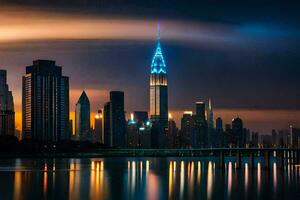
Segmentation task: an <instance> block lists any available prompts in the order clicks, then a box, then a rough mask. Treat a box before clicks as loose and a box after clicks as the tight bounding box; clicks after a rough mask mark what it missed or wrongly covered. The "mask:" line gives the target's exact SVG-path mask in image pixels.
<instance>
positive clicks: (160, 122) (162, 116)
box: [150, 23, 168, 143]
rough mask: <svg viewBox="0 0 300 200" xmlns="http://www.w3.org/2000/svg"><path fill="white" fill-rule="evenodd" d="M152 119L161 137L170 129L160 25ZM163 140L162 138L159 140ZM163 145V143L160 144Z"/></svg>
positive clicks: (152, 79)
mask: <svg viewBox="0 0 300 200" xmlns="http://www.w3.org/2000/svg"><path fill="white" fill-rule="evenodd" d="M150 117H151V121H152V123H153V125H154V126H155V127H157V129H158V131H159V135H163V134H166V131H167V128H168V81H167V66H166V63H165V60H164V56H163V53H162V50H161V44H160V24H159V23H158V28H157V40H156V49H155V52H154V56H153V59H152V63H151V74H150ZM157 139H158V140H161V139H160V138H157ZM160 143H161V142H160Z"/></svg>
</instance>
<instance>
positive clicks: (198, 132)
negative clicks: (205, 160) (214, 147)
mask: <svg viewBox="0 0 300 200" xmlns="http://www.w3.org/2000/svg"><path fill="white" fill-rule="evenodd" d="M193 118H194V132H193V147H195V148H199V147H208V146H210V142H209V137H208V126H207V121H206V117H205V103H204V102H196V115H194V116H193Z"/></svg>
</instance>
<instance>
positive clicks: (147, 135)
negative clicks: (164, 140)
mask: <svg viewBox="0 0 300 200" xmlns="http://www.w3.org/2000/svg"><path fill="white" fill-rule="evenodd" d="M151 126H152V124H151V123H150V121H148V122H146V124H144V125H143V126H141V127H139V144H138V146H139V148H146V149H149V148H151V147H152V144H151Z"/></svg>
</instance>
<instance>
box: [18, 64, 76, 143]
mask: <svg viewBox="0 0 300 200" xmlns="http://www.w3.org/2000/svg"><path fill="white" fill-rule="evenodd" d="M22 86H23V92H22V95H23V97H22V115H23V117H22V118H23V120H22V123H23V136H24V137H25V138H31V139H33V140H38V141H41V142H46V143H47V142H50V143H51V142H57V141H59V140H61V139H69V138H70V134H69V133H70V131H69V78H68V77H65V76H62V68H61V67H60V66H56V65H55V61H51V60H35V61H33V65H32V66H28V67H26V75H25V76H23V85H22Z"/></svg>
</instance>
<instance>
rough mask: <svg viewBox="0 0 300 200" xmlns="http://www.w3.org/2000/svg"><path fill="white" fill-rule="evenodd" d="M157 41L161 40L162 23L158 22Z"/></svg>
mask: <svg viewBox="0 0 300 200" xmlns="http://www.w3.org/2000/svg"><path fill="white" fill-rule="evenodd" d="M157 40H158V41H159V40H160V21H159V20H158V22H157Z"/></svg>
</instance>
